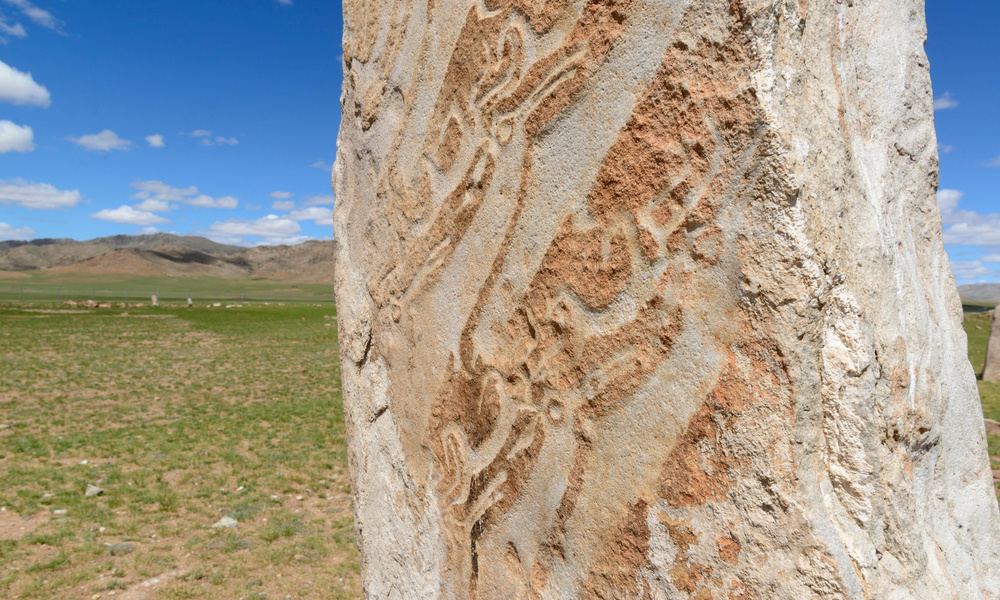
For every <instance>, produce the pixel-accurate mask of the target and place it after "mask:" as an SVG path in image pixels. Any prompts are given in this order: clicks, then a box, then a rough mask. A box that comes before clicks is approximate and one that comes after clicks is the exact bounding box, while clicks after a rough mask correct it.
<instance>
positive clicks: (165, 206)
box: [135, 198, 177, 213]
mask: <svg viewBox="0 0 1000 600" xmlns="http://www.w3.org/2000/svg"><path fill="white" fill-rule="evenodd" d="M175 208H177V205H175V204H171V203H169V202H167V201H165V200H156V199H155V198H150V199H149V200H143V201H142V202H140V203H139V204H136V205H135V209H136V210H142V211H146V212H154V213H156V212H170V211H172V210H174V209H175Z"/></svg>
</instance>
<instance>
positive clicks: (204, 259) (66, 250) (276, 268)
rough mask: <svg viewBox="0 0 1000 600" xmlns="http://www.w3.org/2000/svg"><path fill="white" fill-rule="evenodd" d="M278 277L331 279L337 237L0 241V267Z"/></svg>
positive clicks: (302, 280) (309, 280)
mask: <svg viewBox="0 0 1000 600" xmlns="http://www.w3.org/2000/svg"><path fill="white" fill-rule="evenodd" d="M39 269H47V270H51V271H52V272H56V273H66V274H88V275H139V276H151V277H220V278H226V279H238V278H242V277H250V278H255V279H276V280H282V281H289V282H297V283H323V284H329V283H333V242H329V241H326V242H323V241H313V242H306V243H304V244H299V245H297V246H261V247H256V248H243V247H240V246H227V245H225V244H217V243H215V242H212V241H211V240H207V239H205V238H200V237H190V236H189V237H182V236H176V235H170V234H162V233H160V234H155V235H144V236H125V235H121V236H113V237H108V238H98V239H94V240H89V241H85V242H76V241H74V240H65V239H58V240H56V239H53V240H34V241H31V242H3V243H2V244H0V272H17V271H30V270H39Z"/></svg>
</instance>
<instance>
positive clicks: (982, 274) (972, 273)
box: [951, 260, 1000, 283]
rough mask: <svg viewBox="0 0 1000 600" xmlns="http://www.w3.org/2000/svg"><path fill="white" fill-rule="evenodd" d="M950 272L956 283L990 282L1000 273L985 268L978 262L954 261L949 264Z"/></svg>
mask: <svg viewBox="0 0 1000 600" xmlns="http://www.w3.org/2000/svg"><path fill="white" fill-rule="evenodd" d="M951 272H952V274H953V275H954V276H955V279H956V280H957V281H958V283H975V282H977V281H986V280H989V281H992V280H994V279H996V277H997V276H998V275H1000V273H998V272H996V271H994V270H993V269H990V268H989V267H986V266H985V265H983V263H982V262H981V261H978V260H956V261H954V262H952V263H951Z"/></svg>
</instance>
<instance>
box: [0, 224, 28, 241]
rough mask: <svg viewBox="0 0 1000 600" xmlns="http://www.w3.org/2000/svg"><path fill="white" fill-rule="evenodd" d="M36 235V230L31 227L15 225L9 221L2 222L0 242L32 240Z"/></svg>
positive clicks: (0, 225)
mask: <svg viewBox="0 0 1000 600" xmlns="http://www.w3.org/2000/svg"><path fill="white" fill-rule="evenodd" d="M33 237H35V230H34V229H32V228H31V227H14V226H13V225H8V224H7V223H0V242H5V241H7V240H30V239H31V238H33Z"/></svg>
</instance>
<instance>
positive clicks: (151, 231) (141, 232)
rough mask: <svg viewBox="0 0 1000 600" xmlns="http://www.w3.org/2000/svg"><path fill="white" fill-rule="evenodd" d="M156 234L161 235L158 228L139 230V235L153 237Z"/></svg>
mask: <svg viewBox="0 0 1000 600" xmlns="http://www.w3.org/2000/svg"><path fill="white" fill-rule="evenodd" d="M154 233H160V230H159V229H157V228H156V227H143V228H142V229H140V230H139V235H153V234H154Z"/></svg>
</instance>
